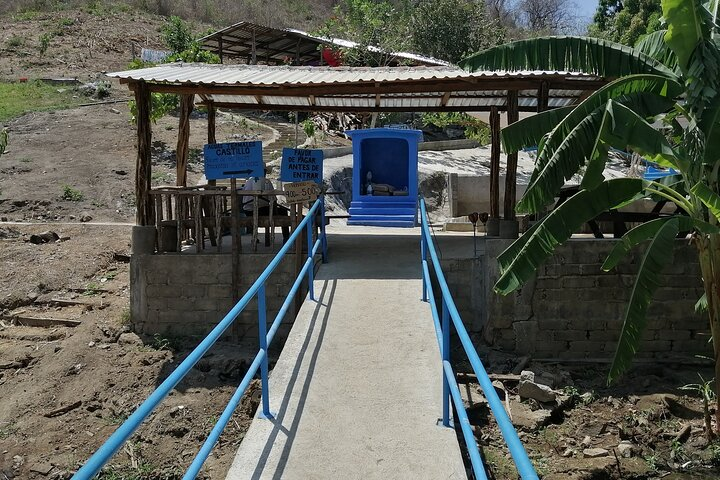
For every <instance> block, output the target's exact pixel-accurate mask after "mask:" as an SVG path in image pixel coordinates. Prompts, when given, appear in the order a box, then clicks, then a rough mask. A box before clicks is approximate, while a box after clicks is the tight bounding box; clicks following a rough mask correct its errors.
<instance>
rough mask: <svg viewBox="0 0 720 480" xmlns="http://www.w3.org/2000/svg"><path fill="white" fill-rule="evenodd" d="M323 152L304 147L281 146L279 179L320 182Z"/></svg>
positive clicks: (284, 180)
mask: <svg viewBox="0 0 720 480" xmlns="http://www.w3.org/2000/svg"><path fill="white" fill-rule="evenodd" d="M322 177H323V152H322V150H308V149H304V148H283V156H282V165H281V167H280V180H282V181H283V182H304V181H312V182H315V183H322V179H323V178H322Z"/></svg>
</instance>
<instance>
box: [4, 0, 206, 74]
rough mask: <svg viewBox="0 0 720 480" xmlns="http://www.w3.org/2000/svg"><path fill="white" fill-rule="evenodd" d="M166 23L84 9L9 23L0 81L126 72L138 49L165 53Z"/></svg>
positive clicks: (150, 17) (27, 16)
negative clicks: (164, 34) (134, 51)
mask: <svg viewBox="0 0 720 480" xmlns="http://www.w3.org/2000/svg"><path fill="white" fill-rule="evenodd" d="M164 22H165V18H163V17H161V16H158V15H152V14H143V13H135V12H132V11H112V12H111V11H103V12H102V13H97V12H96V13H92V12H90V11H86V10H79V9H75V10H62V11H58V12H26V13H23V14H16V15H12V16H10V17H9V18H7V17H6V18H5V19H3V20H0V26H1V28H0V30H1V31H2V34H1V35H2V36H0V80H6V81H7V80H18V79H19V78H23V77H25V78H29V79H35V78H43V77H53V78H76V77H77V78H80V79H82V80H91V79H95V78H97V77H99V76H100V73H101V72H106V71H114V70H121V69H125V68H126V67H127V65H128V63H130V61H131V60H132V44H133V43H135V44H136V45H137V46H138V47H147V48H158V49H161V48H164V46H163V44H162V40H161V35H160V29H161V27H162V25H163V24H164ZM193 27H194V29H195V30H198V31H199V30H201V29H203V27H205V28H207V26H201V25H198V24H195V25H193ZM136 48H137V47H136Z"/></svg>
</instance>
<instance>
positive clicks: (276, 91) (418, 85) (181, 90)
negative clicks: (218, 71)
mask: <svg viewBox="0 0 720 480" xmlns="http://www.w3.org/2000/svg"><path fill="white" fill-rule="evenodd" d="M563 82H565V83H567V81H566V80H565V81H563V80H558V81H556V82H554V83H549V88H552V89H558V90H579V89H578V88H577V86H574V87H568V86H567V85H563ZM121 83H127V84H128V85H129V88H130V89H131V90H132V89H133V88H134V87H133V85H134V84H135V83H137V81H135V80H129V79H121ZM532 84H533V82H530V81H527V80H525V79H502V80H498V79H492V80H487V81H486V82H483V83H482V84H469V83H467V82H464V81H462V80H458V79H449V80H446V81H438V80H437V79H424V80H413V81H397V82H384V83H376V82H358V83H347V84H343V83H333V84H312V85H227V86H225V85H206V84H202V85H197V84H196V85H188V84H163V83H149V84H148V87H149V88H150V90H151V91H152V92H157V93H177V94H191V93H192V94H197V95H201V94H209V95H274V96H308V95H316V96H318V95H342V94H348V95H361V94H368V95H374V94H376V93H383V94H389V93H424V92H441V93H444V92H448V91H450V92H476V91H479V90H514V91H517V90H530V89H531V88H530V86H531V85H532ZM605 84H606V82H604V81H593V82H592V83H591V82H588V84H586V85H583V86H584V87H586V88H587V89H588V90H593V89H597V88H600V87H601V86H603V85H605ZM552 98H554V97H552Z"/></svg>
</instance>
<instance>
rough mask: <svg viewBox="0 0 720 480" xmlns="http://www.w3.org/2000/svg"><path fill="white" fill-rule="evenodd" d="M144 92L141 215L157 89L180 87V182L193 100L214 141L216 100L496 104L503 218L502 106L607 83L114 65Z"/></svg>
mask: <svg viewBox="0 0 720 480" xmlns="http://www.w3.org/2000/svg"><path fill="white" fill-rule="evenodd" d="M109 76H110V77H114V78H118V79H120V82H121V83H124V84H127V86H128V88H129V89H130V90H132V91H133V92H134V95H135V99H136V101H137V112H138V113H137V132H138V154H137V168H136V185H135V188H136V197H137V198H136V201H137V224H138V225H149V224H150V223H151V222H152V219H153V218H154V204H153V202H152V201H151V200H150V198H149V194H148V192H149V191H150V168H151V161H150V160H151V158H150V151H151V148H150V147H151V122H150V94H151V93H153V92H162V93H175V94H179V95H180V96H181V102H180V105H181V108H180V128H179V129H178V132H179V133H178V143H177V170H178V171H177V182H178V185H185V182H186V170H187V153H188V138H189V127H188V125H189V119H190V113H191V111H192V108H193V106H194V105H196V104H199V105H205V106H207V108H208V143H215V109H216V108H218V107H222V108H228V109H246V110H285V111H311V112H392V111H397V112H451V111H462V112H489V113H490V128H491V138H492V148H491V152H492V153H491V180H490V203H491V211H490V217H491V218H500V200H499V169H500V113H501V112H506V114H507V116H508V123H513V122H515V121H517V119H518V115H519V112H538V111H543V110H546V109H549V108H557V107H564V106H568V105H572V104H575V103H577V102H579V101H581V100H582V99H583V98H586V97H587V96H588V95H589V94H590V93H591V92H592V91H594V90H597V89H598V88H599V87H601V86H602V85H604V84H605V83H607V80H606V79H604V78H599V77H596V76H590V75H586V74H581V73H573V72H545V71H519V72H505V71H493V72H474V73H468V72H466V71H464V70H461V69H458V68H457V67H452V66H448V67H394V68H387V67H385V68H369V67H339V68H330V67H291V66H267V65H207V64H183V63H176V64H167V65H161V66H157V67H152V68H145V69H139V70H129V71H124V72H116V73H111V74H109ZM516 170H517V154H514V155H513V154H511V155H508V157H507V175H506V187H505V192H506V193H505V201H504V218H505V219H506V220H514V219H515V201H516V200H515V186H516Z"/></svg>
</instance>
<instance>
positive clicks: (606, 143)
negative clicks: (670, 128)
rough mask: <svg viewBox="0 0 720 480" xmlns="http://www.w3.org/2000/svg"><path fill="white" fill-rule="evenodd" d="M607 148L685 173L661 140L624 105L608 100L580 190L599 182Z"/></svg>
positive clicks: (640, 118)
mask: <svg viewBox="0 0 720 480" xmlns="http://www.w3.org/2000/svg"><path fill="white" fill-rule="evenodd" d="M610 147H614V148H618V149H621V150H625V149H627V148H631V149H632V150H634V151H635V152H637V153H639V154H640V155H642V156H643V157H645V158H647V159H649V160H651V161H653V162H655V163H657V164H659V165H661V166H663V167H672V168H677V169H678V170H685V169H686V165H681V161H680V160H679V159H678V158H676V156H675V151H674V150H673V149H672V147H671V146H670V144H669V143H668V141H667V139H666V138H665V136H664V135H663V134H662V133H660V132H659V131H657V130H655V128H653V127H652V126H651V125H650V124H649V123H647V122H646V121H645V120H644V119H643V118H642V117H641V116H640V115H638V114H637V113H635V112H634V111H633V110H631V109H630V108H628V107H626V106H625V105H623V104H621V103H618V102H616V101H615V100H608V103H607V106H606V108H605V114H604V116H603V119H602V125H601V127H600V132H599V134H598V136H597V141H596V143H595V147H594V149H593V153H592V155H591V157H590V161H589V162H588V166H587V170H586V171H585V175H584V176H583V180H582V184H581V186H582V187H583V188H588V189H592V188H594V187H595V186H597V185H599V184H600V183H601V182H602V181H603V170H604V169H605V162H606V160H607V154H608V150H609V148H610Z"/></svg>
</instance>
